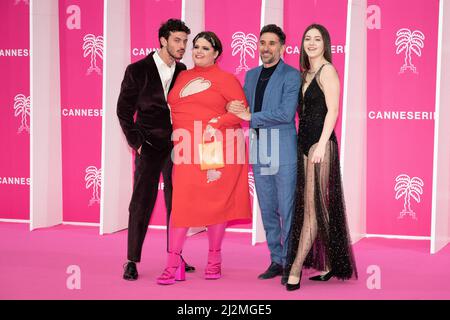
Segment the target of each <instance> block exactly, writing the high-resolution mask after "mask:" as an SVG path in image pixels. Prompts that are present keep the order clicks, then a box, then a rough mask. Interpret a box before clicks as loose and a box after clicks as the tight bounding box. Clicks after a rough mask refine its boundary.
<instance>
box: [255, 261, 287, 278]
mask: <svg viewBox="0 0 450 320" xmlns="http://www.w3.org/2000/svg"><path fill="white" fill-rule="evenodd" d="M282 273H283V267H282V266H281V265H279V264H278V263H275V262H272V263H271V264H270V266H269V268H267V270H266V271H264V273H261V274H260V275H259V276H258V279H260V280H265V279H272V278H275V277H276V276H280V275H281V274H282Z"/></svg>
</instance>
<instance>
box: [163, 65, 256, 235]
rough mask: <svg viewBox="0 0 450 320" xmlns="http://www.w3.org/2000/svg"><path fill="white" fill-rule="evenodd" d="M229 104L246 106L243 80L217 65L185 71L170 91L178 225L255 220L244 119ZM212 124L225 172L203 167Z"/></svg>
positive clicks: (173, 219)
mask: <svg viewBox="0 0 450 320" xmlns="http://www.w3.org/2000/svg"><path fill="white" fill-rule="evenodd" d="M231 100H242V101H244V103H245V105H247V102H246V99H245V94H244V91H243V89H242V87H241V85H240V83H239V81H238V80H237V79H236V78H235V77H234V76H233V75H232V74H230V73H228V72H225V71H222V70H221V69H220V68H219V67H218V66H217V64H214V65H212V66H208V67H194V68H193V69H191V70H187V71H183V72H181V73H180V75H179V76H178V77H177V80H176V82H175V84H174V86H173V88H172V90H171V91H170V93H169V96H168V103H169V106H170V110H171V116H172V124H173V130H174V132H173V136H172V140H173V141H174V149H173V153H172V159H173V161H174V166H173V173H172V174H173V176H172V180H173V197H172V213H171V224H172V226H174V227H201V226H208V225H214V224H218V223H224V222H227V221H232V220H249V219H250V218H251V210H250V196H249V186H248V154H247V152H246V150H245V148H246V146H245V138H244V132H243V131H242V127H241V122H242V120H241V119H240V118H238V117H237V116H236V115H234V114H232V113H227V111H226V108H225V107H226V105H227V103H228V102H229V101H231ZM212 119H215V120H213V123H211V122H210V121H211V120H212ZM208 123H209V124H210V125H211V126H212V127H213V128H214V129H216V132H217V133H218V135H216V137H218V138H217V140H218V141H222V143H223V155H224V160H225V166H224V167H223V168H219V169H214V170H212V171H210V172H208V171H206V170H201V169H200V164H199V157H198V156H199V152H198V145H199V144H200V143H201V142H202V134H203V132H204V130H205V128H206V126H207V125H208ZM220 133H221V137H220ZM206 138H207V137H206ZM206 142H209V140H207V141H206ZM210 174H212V177H213V178H212V179H211V176H210ZM246 222H248V221H246Z"/></svg>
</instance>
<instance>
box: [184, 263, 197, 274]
mask: <svg viewBox="0 0 450 320" xmlns="http://www.w3.org/2000/svg"><path fill="white" fill-rule="evenodd" d="M184 271H186V272H194V271H195V267H194V266H191V265H188V264H187V263H185V265H184Z"/></svg>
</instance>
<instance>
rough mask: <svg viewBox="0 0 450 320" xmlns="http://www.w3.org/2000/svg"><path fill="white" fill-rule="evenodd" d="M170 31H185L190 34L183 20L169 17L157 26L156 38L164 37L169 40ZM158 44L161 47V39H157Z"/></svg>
mask: <svg viewBox="0 0 450 320" xmlns="http://www.w3.org/2000/svg"><path fill="white" fill-rule="evenodd" d="M171 32H186V33H187V34H190V33H191V29H189V28H188V27H187V26H186V25H185V24H184V22H183V21H181V20H179V19H169V20H167V21H166V22H164V23H162V24H161V27H159V31H158V39H161V38H164V39H166V40H169V36H170V33H171ZM159 45H160V47H161V48H162V44H161V40H160V41H159Z"/></svg>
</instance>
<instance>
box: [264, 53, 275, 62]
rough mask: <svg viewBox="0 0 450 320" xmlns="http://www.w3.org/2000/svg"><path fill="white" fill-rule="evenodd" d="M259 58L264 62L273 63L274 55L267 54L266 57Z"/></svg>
mask: <svg viewBox="0 0 450 320" xmlns="http://www.w3.org/2000/svg"><path fill="white" fill-rule="evenodd" d="M261 60H262V62H263V63H265V64H271V63H273V62H274V61H275V56H274V55H271V56H269V57H267V58H263V57H261Z"/></svg>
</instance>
